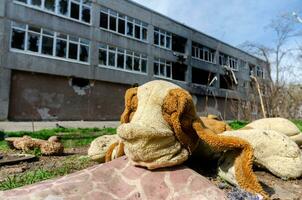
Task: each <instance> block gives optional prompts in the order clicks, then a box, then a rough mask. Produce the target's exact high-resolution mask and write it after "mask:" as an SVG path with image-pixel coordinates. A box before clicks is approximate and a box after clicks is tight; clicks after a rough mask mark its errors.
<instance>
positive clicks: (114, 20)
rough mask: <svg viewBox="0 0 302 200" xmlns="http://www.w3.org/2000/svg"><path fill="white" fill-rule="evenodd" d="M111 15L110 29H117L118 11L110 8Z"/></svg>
mask: <svg viewBox="0 0 302 200" xmlns="http://www.w3.org/2000/svg"><path fill="white" fill-rule="evenodd" d="M109 14H110V17H109V29H110V30H111V31H114V32H115V31H116V25H117V12H115V11H112V10H110V11H109Z"/></svg>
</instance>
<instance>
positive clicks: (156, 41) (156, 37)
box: [154, 32, 159, 45]
mask: <svg viewBox="0 0 302 200" xmlns="http://www.w3.org/2000/svg"><path fill="white" fill-rule="evenodd" d="M158 37H159V33H158V32H154V44H155V45H159V38H158Z"/></svg>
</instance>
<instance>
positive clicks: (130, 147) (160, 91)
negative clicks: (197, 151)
mask: <svg viewBox="0 0 302 200" xmlns="http://www.w3.org/2000/svg"><path fill="white" fill-rule="evenodd" d="M177 88H179V86H177V85H175V84H172V83H169V82H166V81H152V82H149V83H146V84H144V85H143V86H141V87H139V88H138V92H137V98H138V107H137V110H136V112H135V114H134V115H133V117H132V119H131V123H125V124H122V125H121V126H119V127H118V129H117V133H118V135H119V137H120V138H121V139H122V141H123V142H124V144H125V154H126V155H127V156H128V158H130V160H131V161H132V162H133V163H134V164H135V165H138V166H143V167H147V168H148V169H155V168H160V167H168V166H174V165H177V164H180V163H182V162H184V161H185V160H187V158H188V156H189V152H188V151H187V150H186V149H185V148H183V147H182V146H181V144H180V143H179V142H178V140H177V139H176V137H175V134H174V133H173V131H172V130H171V127H170V126H169V124H168V123H167V122H166V121H165V119H164V118H163V116H162V105H163V102H164V99H165V97H166V96H167V95H168V93H169V91H170V90H171V89H177Z"/></svg>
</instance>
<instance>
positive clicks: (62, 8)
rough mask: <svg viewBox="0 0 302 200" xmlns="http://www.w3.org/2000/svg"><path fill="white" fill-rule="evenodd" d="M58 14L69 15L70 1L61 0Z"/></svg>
mask: <svg viewBox="0 0 302 200" xmlns="http://www.w3.org/2000/svg"><path fill="white" fill-rule="evenodd" d="M58 13H59V14H61V15H65V16H66V15H67V13H68V0H59V3H58Z"/></svg>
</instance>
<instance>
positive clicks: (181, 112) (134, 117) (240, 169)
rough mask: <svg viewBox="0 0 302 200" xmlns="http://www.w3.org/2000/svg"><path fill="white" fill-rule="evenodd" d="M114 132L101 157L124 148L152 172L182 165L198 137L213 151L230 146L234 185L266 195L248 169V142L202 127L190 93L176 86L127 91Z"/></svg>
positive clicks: (153, 84)
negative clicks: (233, 153) (114, 138)
mask: <svg viewBox="0 0 302 200" xmlns="http://www.w3.org/2000/svg"><path fill="white" fill-rule="evenodd" d="M117 134H118V136H119V138H120V142H117V143H115V144H112V145H111V146H110V148H109V150H108V151H107V153H106V161H110V160H111V159H114V158H115V157H118V156H120V155H122V154H123V151H124V153H125V154H126V156H127V157H128V158H129V159H130V160H131V162H132V163H133V164H134V165H136V166H141V167H146V168H148V169H151V170H152V169H158V168H162V167H170V166H175V165H179V164H181V163H183V162H184V161H186V160H187V159H188V157H189V156H190V155H192V153H193V152H194V150H195V149H196V147H197V146H198V144H199V141H200V140H201V141H202V142H204V143H206V144H207V145H209V146H210V147H211V148H212V149H213V150H215V151H216V152H223V151H227V150H235V151H237V152H238V154H237V156H236V159H235V164H234V166H235V169H234V170H235V179H236V182H237V183H238V185H239V186H240V187H242V188H243V189H245V190H247V191H249V192H251V193H254V194H256V193H258V194H261V195H262V196H264V197H265V198H268V196H267V194H266V193H265V192H264V190H263V189H262V187H261V185H260V184H259V182H258V180H257V178H256V176H255V174H254V172H253V170H252V164H253V163H252V162H253V148H252V146H251V145H250V144H249V143H248V142H247V141H245V140H243V139H240V138H239V137H234V136H222V135H219V134H216V133H215V132H214V131H212V130H210V129H208V128H206V126H205V125H204V123H203V122H202V120H201V119H200V118H199V117H198V116H197V114H196V110H195V106H194V103H193V100H192V97H191V95H190V94H189V93H188V92H187V91H185V90H184V89H182V88H180V87H179V86H177V85H175V84H172V83H170V82H166V81H160V80H156V81H151V82H148V83H146V84H144V85H142V86H140V87H137V88H131V89H129V90H127V92H126V95H125V110H124V112H123V114H122V116H121V125H120V126H119V127H118V129H117ZM121 148H122V149H123V150H121ZM203 162H206V161H202V160H201V161H200V163H201V164H202V163H203Z"/></svg>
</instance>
